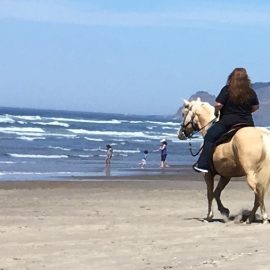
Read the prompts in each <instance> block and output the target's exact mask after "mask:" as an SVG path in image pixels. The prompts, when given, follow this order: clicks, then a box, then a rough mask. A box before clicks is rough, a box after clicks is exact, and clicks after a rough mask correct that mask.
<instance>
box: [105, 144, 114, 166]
mask: <svg viewBox="0 0 270 270" xmlns="http://www.w3.org/2000/svg"><path fill="white" fill-rule="evenodd" d="M106 148H107V154H106V159H105V163H106V164H107V165H109V164H111V160H112V155H113V149H112V147H111V146H110V145H109V144H107V145H106Z"/></svg>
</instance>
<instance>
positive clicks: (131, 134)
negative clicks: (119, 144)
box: [68, 129, 159, 139]
mask: <svg viewBox="0 0 270 270" xmlns="http://www.w3.org/2000/svg"><path fill="white" fill-rule="evenodd" d="M68 131H70V132H72V133H75V134H88V135H97V136H112V137H122V138H149V139H159V136H156V135H150V134H149V135H148V134H145V133H144V132H141V131H136V132H125V131H97V130H86V129H68Z"/></svg>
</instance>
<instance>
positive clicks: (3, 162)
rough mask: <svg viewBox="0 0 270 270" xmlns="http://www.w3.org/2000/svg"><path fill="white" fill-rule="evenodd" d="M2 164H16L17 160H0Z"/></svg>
mask: <svg viewBox="0 0 270 270" xmlns="http://www.w3.org/2000/svg"><path fill="white" fill-rule="evenodd" d="M0 163H1V164H14V163H16V162H15V161H0Z"/></svg>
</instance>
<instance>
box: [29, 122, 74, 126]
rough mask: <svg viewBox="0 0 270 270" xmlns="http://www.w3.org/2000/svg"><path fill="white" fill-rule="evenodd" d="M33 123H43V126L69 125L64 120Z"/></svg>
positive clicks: (36, 123)
mask: <svg viewBox="0 0 270 270" xmlns="http://www.w3.org/2000/svg"><path fill="white" fill-rule="evenodd" d="M32 124H35V125H42V126H59V127H69V124H67V123H62V122H58V121H53V122H32Z"/></svg>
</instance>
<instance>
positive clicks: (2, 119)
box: [0, 115, 15, 124]
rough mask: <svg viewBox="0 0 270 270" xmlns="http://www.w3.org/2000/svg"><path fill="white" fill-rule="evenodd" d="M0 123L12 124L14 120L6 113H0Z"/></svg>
mask: <svg viewBox="0 0 270 270" xmlns="http://www.w3.org/2000/svg"><path fill="white" fill-rule="evenodd" d="M0 123H7V124H13V123H15V120H13V119H12V118H11V117H9V116H8V115H0Z"/></svg>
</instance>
